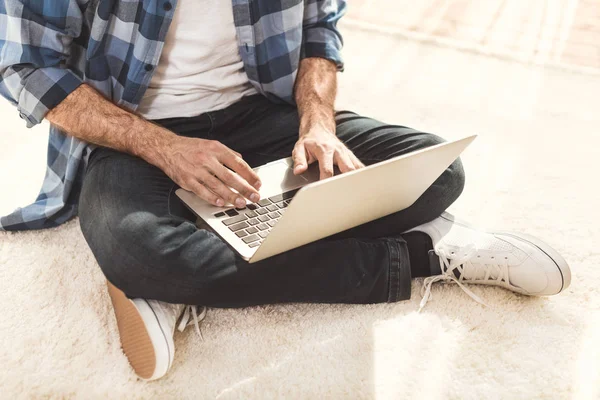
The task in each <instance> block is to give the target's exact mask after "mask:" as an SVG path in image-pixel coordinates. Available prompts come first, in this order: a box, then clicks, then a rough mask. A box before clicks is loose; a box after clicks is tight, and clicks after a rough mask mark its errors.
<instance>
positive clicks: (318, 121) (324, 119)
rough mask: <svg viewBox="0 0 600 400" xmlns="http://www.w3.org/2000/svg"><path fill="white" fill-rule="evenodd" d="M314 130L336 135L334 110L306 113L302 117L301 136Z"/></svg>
mask: <svg viewBox="0 0 600 400" xmlns="http://www.w3.org/2000/svg"><path fill="white" fill-rule="evenodd" d="M314 129H319V130H325V131H327V132H330V133H332V134H335V113H334V111H333V110H330V111H325V110H320V111H317V112H311V113H305V114H303V115H302V116H301V117H300V136H303V135H305V134H308V133H309V132H310V131H312V130H314Z"/></svg>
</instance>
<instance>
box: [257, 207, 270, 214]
mask: <svg viewBox="0 0 600 400" xmlns="http://www.w3.org/2000/svg"><path fill="white" fill-rule="evenodd" d="M256 212H257V213H258V214H260V215H265V214H266V213H268V212H269V210H267V209H266V208H259V209H258V210H256Z"/></svg>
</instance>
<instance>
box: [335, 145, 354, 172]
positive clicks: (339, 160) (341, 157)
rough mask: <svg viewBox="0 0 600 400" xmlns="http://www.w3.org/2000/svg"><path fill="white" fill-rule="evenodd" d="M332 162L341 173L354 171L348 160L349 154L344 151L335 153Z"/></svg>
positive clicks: (352, 164) (349, 159)
mask: <svg viewBox="0 0 600 400" xmlns="http://www.w3.org/2000/svg"><path fill="white" fill-rule="evenodd" d="M334 161H335V163H336V165H337V166H338V168H339V169H340V171H341V172H342V173H345V172H350V171H354V170H355V169H356V167H355V166H354V163H353V162H352V159H351V158H350V154H348V151H345V150H344V149H343V150H341V151H336V152H335V156H334Z"/></svg>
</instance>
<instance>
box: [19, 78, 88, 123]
mask: <svg viewBox="0 0 600 400" xmlns="http://www.w3.org/2000/svg"><path fill="white" fill-rule="evenodd" d="M82 83H83V80H82V79H81V78H80V77H79V76H77V75H76V74H75V73H74V72H73V71H71V70H70V69H65V68H59V67H47V68H37V69H34V70H33V72H31V74H29V75H28V76H27V78H26V79H25V85H24V86H23V89H22V90H21V93H20V95H19V102H18V110H19V116H20V117H21V118H22V119H24V120H25V121H26V122H27V127H28V128H31V127H32V126H34V125H36V124H39V123H41V122H42V121H43V119H44V117H45V116H46V114H47V113H48V111H49V110H51V109H52V108H54V107H55V106H57V105H58V104H59V103H60V102H61V101H63V100H64V99H65V97H67V96H68V95H69V94H70V93H71V92H73V91H74V90H75V89H77V87H79V85H81V84H82Z"/></svg>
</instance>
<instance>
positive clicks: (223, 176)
mask: <svg viewBox="0 0 600 400" xmlns="http://www.w3.org/2000/svg"><path fill="white" fill-rule="evenodd" d="M210 170H211V172H212V173H213V174H214V175H216V176H217V178H219V180H220V181H221V182H223V183H224V184H225V185H227V186H229V187H231V188H234V189H235V190H237V191H238V192H239V193H240V194H241V195H243V196H244V197H246V198H247V199H248V200H250V201H251V202H253V203H256V202H257V201H259V200H260V194H259V193H258V191H257V190H256V189H254V188H253V187H252V186H250V185H249V184H248V182H247V181H246V180H245V179H244V178H242V177H241V176H239V175H238V174H236V173H235V172H231V170H229V169H228V168H225V167H224V166H223V165H221V164H218V163H217V165H215V166H213V167H212V168H210Z"/></svg>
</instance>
